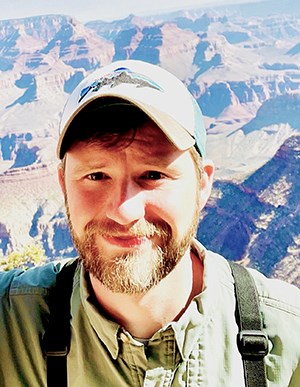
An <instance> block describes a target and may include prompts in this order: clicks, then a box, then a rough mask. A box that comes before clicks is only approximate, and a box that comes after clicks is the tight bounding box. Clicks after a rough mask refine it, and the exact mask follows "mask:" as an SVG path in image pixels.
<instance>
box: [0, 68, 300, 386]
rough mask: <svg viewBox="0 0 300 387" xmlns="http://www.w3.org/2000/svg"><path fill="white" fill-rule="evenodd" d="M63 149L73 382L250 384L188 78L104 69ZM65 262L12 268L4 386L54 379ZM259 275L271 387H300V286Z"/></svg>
mask: <svg viewBox="0 0 300 387" xmlns="http://www.w3.org/2000/svg"><path fill="white" fill-rule="evenodd" d="M58 157H59V158H60V160H61V164H60V166H59V170H58V175H59V183H60V185H61V188H62V191H63V193H64V196H65V202H66V209H67V214H68V219H69V224H70V229H71V233H72V236H73V240H74V243H75V246H76V248H77V250H78V253H79V264H78V267H77V268H76V272H75V274H74V277H72V284H73V286H72V289H69V288H68V289H67V284H66V289H64V291H63V292H62V293H61V294H59V295H56V297H57V298H56V299H55V298H54V301H55V300H56V302H58V301H59V300H58V298H60V297H59V296H61V297H63V294H64V292H67V291H68V290H69V291H70V292H71V297H70V312H69V313H70V315H71V320H70V326H71V328H70V329H71V340H70V351H69V353H68V356H67V374H68V375H67V376H68V385H69V386H211V387H217V386H226V387H227V386H232V387H236V386H243V385H245V379H244V372H243V364H242V359H241V355H240V353H239V350H238V347H237V343H236V336H237V333H238V327H237V323H236V319H235V308H236V299H235V293H234V280H233V277H232V274H231V271H230V268H229V265H228V263H227V261H226V260H225V259H224V258H222V257H221V256H219V255H217V254H214V253H212V252H210V251H207V250H206V249H205V248H204V247H203V246H202V245H201V244H200V243H199V242H198V241H196V240H195V239H194V236H195V234H196V229H197V224H198V218H199V213H200V211H201V210H202V208H203V206H204V205H205V203H206V201H207V199H208V197H209V194H210V191H211V186H212V179H213V172H214V166H213V164H212V162H211V161H209V160H207V159H206V158H205V130H204V125H203V120H202V115H201V112H200V110H199V108H198V105H197V103H196V102H195V100H194V99H193V98H192V96H191V95H190V93H189V92H188V91H187V89H186V88H185V87H184V86H183V84H182V83H181V82H180V81H179V80H178V79H177V78H175V77H174V76H173V75H171V74H170V73H168V72H166V71H165V70H163V69H161V68H159V67H157V66H153V65H150V64H147V63H143V62H139V61H122V62H116V63H113V64H111V65H109V66H106V67H103V68H102V69H100V70H98V71H96V72H95V73H94V74H92V75H90V76H89V77H87V78H86V79H85V80H84V81H83V82H82V83H81V84H80V85H79V86H78V87H77V88H76V90H75V91H74V92H73V93H72V95H71V97H70V99H69V101H68V102H67V104H66V107H65V109H64V112H63V115H62V121H61V133H60V138H59V143H58ZM62 266H63V264H61V263H60V264H59V263H58V264H56V265H53V264H48V265H46V266H44V267H39V268H35V269H30V270H28V271H27V272H25V273H22V272H20V271H12V272H9V273H5V274H3V273H2V274H1V277H0V284H1V295H2V302H1V320H0V329H1V335H2V339H1V346H0V359H1V363H0V364H1V366H0V369H1V373H0V385H1V386H45V385H46V378H47V377H46V359H45V354H44V352H43V343H42V341H43V339H42V338H43V336H44V333H45V330H46V329H47V326H48V320H49V295H50V297H51V294H53V291H54V289H55V282H56V276H57V273H58V272H59V271H60V270H61V271H62V272H63V271H64V269H65V268H62ZM251 275H252V276H253V278H254V279H255V282H256V285H257V288H258V293H259V298H260V309H261V314H262V316H263V321H264V332H265V333H266V334H267V335H268V354H267V356H266V358H265V365H266V370H267V379H268V385H270V386H280V387H286V386H299V385H300V362H299V359H300V340H299V339H298V334H299V330H300V294H299V290H298V289H297V288H296V287H293V286H291V285H288V284H285V283H283V282H280V281H275V280H268V279H266V278H265V277H264V276H263V275H261V274H260V273H258V272H255V271H251ZM52 300H53V298H52ZM52 302H53V301H52ZM250 302H252V300H250V299H249V303H250ZM54 373H55V372H54ZM58 383H59V381H58Z"/></svg>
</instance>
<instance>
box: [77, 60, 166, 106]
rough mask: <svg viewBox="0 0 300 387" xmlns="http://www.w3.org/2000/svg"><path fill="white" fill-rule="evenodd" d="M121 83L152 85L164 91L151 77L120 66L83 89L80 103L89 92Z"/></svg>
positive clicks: (140, 85)
mask: <svg viewBox="0 0 300 387" xmlns="http://www.w3.org/2000/svg"><path fill="white" fill-rule="evenodd" d="M121 84H131V85H135V86H136V87H138V88H140V87H150V88H152V89H156V90H158V91H163V90H162V88H161V87H160V86H159V85H158V84H157V83H155V82H153V81H152V80H151V79H149V78H146V77H145V76H144V75H141V74H137V73H134V72H132V71H131V70H130V69H128V68H126V67H119V68H117V69H116V70H114V71H113V72H112V73H109V74H106V75H104V76H103V77H101V78H100V79H98V80H96V81H94V82H93V83H92V84H91V85H89V86H87V87H85V88H84V89H82V90H81V92H80V98H79V100H78V103H80V102H81V101H82V99H83V98H84V97H85V96H86V95H87V94H88V93H89V92H92V93H93V92H97V91H98V90H100V89H101V88H102V87H104V86H106V87H109V88H110V89H111V88H113V87H117V86H119V85H121Z"/></svg>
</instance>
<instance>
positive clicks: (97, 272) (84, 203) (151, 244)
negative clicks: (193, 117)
mask: <svg viewBox="0 0 300 387" xmlns="http://www.w3.org/2000/svg"><path fill="white" fill-rule="evenodd" d="M60 182H61V185H62V188H63V191H64V193H65V198H66V205H67V212H68V218H69V223H70V228H71V232H72V236H73V240H74V243H75V246H76V248H77V250H78V253H79V255H80V258H81V260H82V262H83V265H84V267H85V268H86V270H87V271H88V272H89V273H90V275H92V276H94V277H95V278H97V279H98V280H99V281H100V282H101V283H103V284H104V285H105V286H106V287H107V288H108V289H110V290H112V291H113V292H122V293H128V294H137V293H143V292H145V291H147V290H149V289H150V288H151V287H152V286H154V285H156V284H157V283H159V282H160V281H161V280H162V279H163V278H164V277H166V276H167V275H168V274H169V273H170V272H171V271H172V269H173V268H174V267H175V266H176V264H177V262H178V261H179V260H180V259H181V257H182V256H183V255H184V254H185V253H186V251H187V250H188V248H189V246H190V243H191V239H192V237H193V236H194V235H195V233H196V229H197V224H198V218H199V211H200V209H201V207H203V205H204V204H205V203H201V198H200V196H201V195H199V189H200V187H199V183H197V177H196V171H195V166H194V163H193V161H192V158H191V155H190V153H189V152H188V151H185V152H183V151H179V150H178V149H176V148H175V147H174V146H173V145H172V144H171V143H170V142H169V141H168V140H167V139H166V137H165V136H164V134H163V133H162V132H161V131H160V129H159V128H158V127H157V126H156V125H155V124H154V123H151V122H149V123H147V124H146V125H145V126H144V127H142V128H140V129H138V130H137V133H136V135H135V137H134V140H133V142H132V143H131V144H130V145H128V146H126V147H121V148H120V147H111V148H109V147H107V146H104V145H102V144H101V143H93V144H85V143H79V144H76V145H74V146H73V147H72V148H71V149H70V150H69V151H68V153H67V155H66V160H65V170H64V176H63V173H62V171H61V170H60Z"/></svg>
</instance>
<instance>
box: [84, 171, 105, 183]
mask: <svg viewBox="0 0 300 387" xmlns="http://www.w3.org/2000/svg"><path fill="white" fill-rule="evenodd" d="M104 178H105V175H104V173H103V172H95V173H90V174H89V175H88V179H89V180H93V181H95V180H103V179H104Z"/></svg>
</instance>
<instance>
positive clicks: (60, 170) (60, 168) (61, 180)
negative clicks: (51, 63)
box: [57, 163, 66, 194]
mask: <svg viewBox="0 0 300 387" xmlns="http://www.w3.org/2000/svg"><path fill="white" fill-rule="evenodd" d="M57 176H58V182H59V185H60V188H61V190H62V192H63V193H64V194H65V192H66V186H65V179H64V170H63V165H62V163H60V164H59V166H58V168H57Z"/></svg>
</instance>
